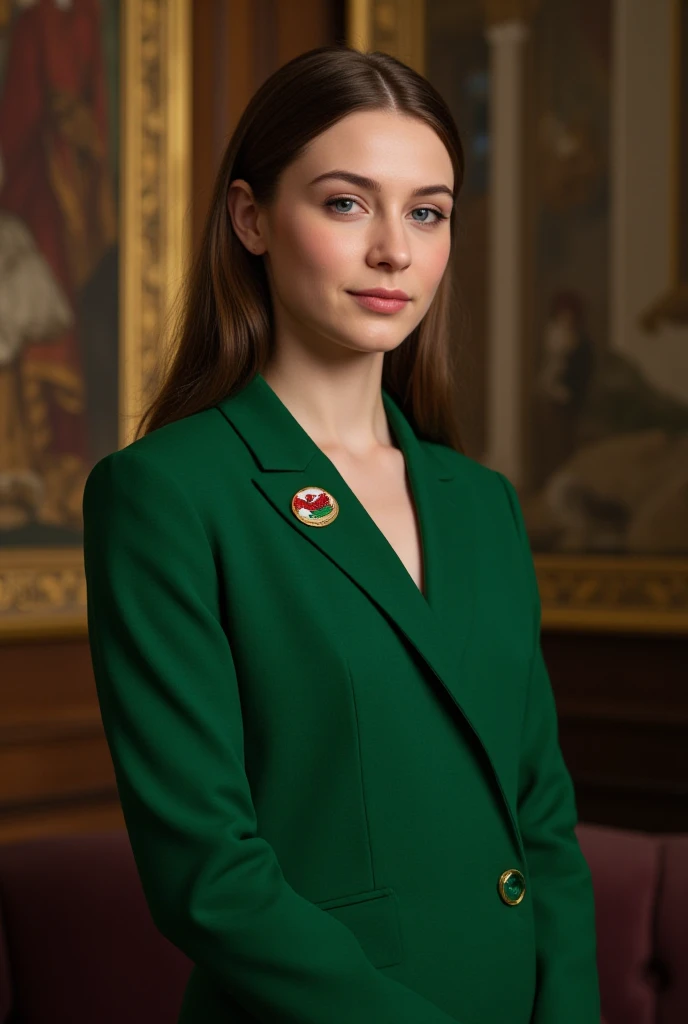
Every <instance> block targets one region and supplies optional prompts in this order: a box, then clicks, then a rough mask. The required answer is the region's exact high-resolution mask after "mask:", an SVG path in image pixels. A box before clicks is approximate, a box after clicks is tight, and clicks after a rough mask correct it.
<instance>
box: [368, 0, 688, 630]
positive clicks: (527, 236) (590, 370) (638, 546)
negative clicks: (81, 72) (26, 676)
mask: <svg viewBox="0 0 688 1024" xmlns="http://www.w3.org/2000/svg"><path fill="white" fill-rule="evenodd" d="M349 7H350V23H349V39H350V41H351V42H352V43H353V44H354V45H359V46H361V47H362V48H366V49H375V48H379V49H384V50H387V51H388V52H391V53H393V54H395V55H396V56H398V57H400V58H401V59H402V60H405V61H406V62H407V63H410V64H411V65H412V66H413V67H415V68H416V69H417V70H418V71H420V72H421V73H422V74H424V75H425V76H426V77H427V78H429V80H430V81H431V82H432V83H433V84H434V85H435V86H436V87H437V88H438V89H439V90H440V92H441V94H442V95H443V97H444V98H445V99H446V100H447V102H448V104H449V106H450V108H451V110H452V112H453V114H454V117H455V119H456V121H457V124H458V127H459V131H460V133H461V138H462V142H463V146H464V155H465V161H466V169H465V178H464V183H463V186H462V191H461V195H460V198H459V203H458V206H457V209H458V221H457V229H458V231H457V239H456V244H457V246H458V247H459V249H460V252H459V253H458V260H457V273H458V276H459V280H458V281H457V282H456V288H455V293H456V296H457V298H458V302H457V305H456V307H455V315H456V321H455V323H456V338H457V345H459V346H460V348H461V352H460V359H459V364H460V367H461V371H460V379H458V380H457V381H456V389H455V390H456V401H457V408H458V409H459V411H460V413H461V414H462V419H463V423H464V443H465V448H466V452H467V454H468V455H470V456H471V457H473V458H476V459H478V460H482V461H484V462H486V463H487V464H488V465H494V466H495V468H498V469H501V471H503V472H505V473H507V475H510V476H511V478H512V480H513V481H514V483H515V485H516V486H517V489H518V493H519V498H520V501H521V505H522V508H523V512H524V518H525V520H526V526H527V529H528V534H529V538H530V542H531V547H532V549H533V553H534V556H535V564H536V569H537V573H538V583H539V586H540V596H541V599H542V609H543V619H542V621H543V625H544V626H549V627H555V628H564V629H592V630H605V629H613V630H616V629H620V630H624V631H625V630H631V631H633V630H643V631H644V630H648V631H669V632H671V631H678V632H686V631H688V358H686V355H685V353H686V352H687V351H688V315H683V316H681V315H679V314H680V313H681V311H682V310H683V311H684V313H686V311H688V302H687V301H686V295H688V285H687V284H686V279H685V266H686V265H687V264H686V261H685V255H684V254H685V251H686V250H685V238H686V225H687V224H688V218H686V215H685V214H686V209H688V206H686V196H688V187H687V186H686V182H687V181H688V177H687V176H686V166H687V164H686V154H687V153H688V145H686V134H685V124H686V123H688V91H687V89H686V83H687V82H688V53H687V51H688V0H662V2H661V3H658V4H656V5H655V4H652V5H646V6H643V5H635V4H634V5H627V6H626V5H622V4H619V3H615V2H614V0H512V2H510V3H508V4H504V3H503V2H501V0H463V2H462V3H460V4H457V3H453V2H452V0H423V2H420V0H419V2H418V3H414V2H413V0H384V2H383V0H367V2H366V0H351V3H350V5H349ZM643 19H644V21H643ZM421 22H422V24H421ZM670 22H671V24H670ZM419 25H420V28H419ZM644 28H645V29H648V28H649V30H650V33H649V34H650V35H651V36H652V44H650V43H649V42H648V40H647V36H646V34H645V32H644ZM650 45H652V47H653V50H652V52H653V55H654V56H653V59H654V60H655V64H654V65H653V69H654V71H655V74H654V75H653V76H651V77H650V78H648V76H647V74H645V77H643V74H644V72H643V70H642V66H643V54H646V53H647V50H648V47H649V46H650ZM637 58H640V59H637ZM670 68H671V71H670V70H669V69H670ZM670 78H671V88H670V87H669V86H670ZM507 81H508V82H509V88H505V87H504V83H505V82H507ZM638 90H640V91H641V92H642V99H643V101H644V104H645V106H644V114H645V116H646V117H648V116H649V117H650V118H651V119H654V120H655V121H656V122H657V123H660V124H661V125H662V126H665V127H666V128H667V131H664V130H663V129H662V131H660V132H658V133H657V134H656V135H655V136H654V138H653V143H652V144H651V145H654V149H652V148H651V147H650V145H648V144H647V143H646V142H645V140H644V139H643V138H642V136H641V137H638V125H637V120H636V119H635V118H634V110H635V109H636V106H635V105H634V98H635V100H637V99H638ZM670 93H671V94H673V96H674V97H675V100H674V103H673V109H672V110H671V112H670V109H669V108H670ZM497 104H499V105H500V106H499V110H497V106H496V105H497ZM648 112H649V114H648ZM669 117H670V118H671V130H670V131H669V130H668V129H669V121H668V120H667V119H668V118H669ZM514 124H516V128H515V129H514ZM497 126H499V127H497ZM681 126H684V127H683V130H682V128H681ZM500 133H501V134H500ZM670 136H671V140H672V145H671V146H670V145H669V138H670ZM643 146H645V149H642V147H643ZM639 147H641V148H640V149H639ZM670 149H671V153H670V152H669V150H670ZM638 152H640V153H641V155H642V156H643V158H644V159H645V164H644V169H643V171H642V172H641V173H640V174H636V175H634V176H631V177H632V178H633V180H632V182H631V183H629V175H628V174H627V172H626V166H625V161H628V162H631V161H633V160H634V159H637V156H636V154H637V153H638ZM497 154H501V160H502V162H501V163H499V164H498V156H497ZM504 154H508V155H507V157H506V159H507V160H508V161H509V163H508V165H507V166H505V164H504ZM643 175H644V177H643ZM515 176H516V177H517V179H518V181H519V182H521V183H522V185H520V186H519V188H512V187H511V184H510V183H511V181H512V180H513V179H514V177H515ZM505 185H506V192H505V189H504V186H505ZM624 190H625V193H624V194H623V195H622V194H621V193H622V192H624ZM634 190H635V191H634ZM670 193H673V194H674V200H673V206H672V211H671V214H670V215H668V222H667V223H666V228H665V227H664V226H662V227H661V228H657V227H656V225H657V224H658V223H661V224H662V225H664V223H665V222H664V220H662V218H661V217H660V216H659V214H660V213H662V212H663V211H665V210H667V209H668V207H667V206H666V204H665V206H664V207H663V206H662V205H661V203H664V200H665V198H666V197H667V196H668V195H669V194H670ZM505 194H506V195H507V196H508V199H507V200H505V199H504V196H505ZM497 196H498V197H499V202H497V199H496V197H497ZM505 204H506V207H505ZM514 204H515V206H516V207H517V209H516V210H515V209H514ZM639 207H641V208H642V209H641V210H639ZM497 209H499V211H500V214H499V215H498V214H496V213H495V211H496V210H497ZM505 212H506V213H507V214H508V216H506V217H504V219H503V220H502V217H503V215H504V213H505ZM639 213H642V217H640V216H639ZM639 225H640V226H639ZM648 225H649V227H650V230H649V231H648V230H647V228H648ZM648 236H651V237H648ZM619 239H622V240H625V239H631V242H630V243H629V244H628V245H627V248H626V249H625V250H624V248H623V244H621V245H620V243H619ZM670 244H671V245H672V246H673V249H674V252H673V258H672V261H671V263H672V266H673V268H674V270H675V277H676V286H675V287H672V288H671V291H670V295H669V298H668V299H667V300H666V301H664V300H662V303H661V314H662V319H663V320H667V319H670V320H672V321H673V323H674V325H679V326H677V328H676V329H677V333H676V334H675V335H674V336H672V337H671V338H670V339H668V340H667V339H666V338H665V337H663V338H662V339H661V341H660V342H659V343H658V341H657V334H656V327H657V322H656V321H658V320H659V319H660V318H659V316H658V314H657V311H655V312H654V314H653V317H652V319H653V321H655V322H652V323H651V322H650V318H648V316H647V310H646V307H645V305H644V303H645V301H646V300H645V298H644V297H643V298H641V299H639V298H638V295H637V294H636V292H637V291H638V284H639V283H643V281H645V280H646V279H647V276H648V275H647V270H649V269H651V270H653V271H654V270H655V265H656V264H657V259H656V256H657V254H658V253H661V254H662V255H663V254H664V252H665V251H668V249H669V246H670ZM631 247H632V248H631ZM653 247H654V248H653ZM629 251H630V252H631V255H630V257H629ZM505 252H506V253H508V254H512V253H513V258H512V256H511V255H509V260H510V261H511V262H510V263H507V265H508V267H509V270H508V272H507V279H508V281H509V282H510V281H513V280H516V281H518V287H517V290H516V294H517V297H518V301H517V302H513V304H511V303H512V300H513V295H514V290H513V289H512V291H511V294H509V295H506V296H505V295H504V294H502V293H500V291H499V288H498V286H495V282H498V283H499V284H503V283H504V281H505V276H504V266H505V264H504V260H503V258H502V257H503V254H504V253H505ZM652 252H654V254H655V257H653V256H652V255H651V253H652ZM653 260H654V262H653ZM629 268H630V269H629ZM495 269H497V270H498V271H499V273H496V272H495ZM500 275H501V276H500ZM634 275H635V276H634ZM662 275H663V271H659V272H658V273H657V275H656V284H657V289H658V292H660V291H661V290H662V288H663V287H664V286H665V284H666V286H667V287H668V286H669V284H670V282H669V280H668V278H669V277H670V276H671V275H670V274H667V275H666V277H667V280H666V282H665V281H664V278H663V276H662ZM619 282H621V286H620V284H619ZM653 287H654V284H653ZM653 297H654V296H653V295H650V298H653ZM505 301H506V302H508V303H510V305H509V310H508V312H509V320H508V326H509V337H508V338H507V339H506V342H505V340H504V337H503V336H502V335H500V334H499V333H498V332H497V331H496V329H495V327H494V324H495V323H497V324H503V322H504V319H503V315H502V314H503V310H504V307H505ZM496 311H499V312H500V317H497V316H496ZM512 313H513V315H512ZM681 331H683V334H681V333H680V332H681ZM505 345H506V346H508V351H506V352H505ZM514 353H515V355H514ZM505 355H506V356H507V357H508V358H506V359H505V360H503V357H504V356H505ZM505 366H506V367H507V368H506V369H505V368H504V367H505ZM514 370H515V372H514ZM495 380H498V381H499V387H500V390H499V393H498V392H497V391H496V390H495V388H494V386H495ZM496 396H497V397H496ZM505 396H507V397H508V399H509V401H507V402H505V403H504V405H502V402H501V399H502V398H504V397H505ZM498 399H499V400H498ZM507 406H509V408H507ZM505 437H506V438H507V441H508V443H507V444H503V443H502V442H503V440H504V438H505ZM495 438H498V439H499V441H500V443H499V444H495ZM514 439H516V440H514ZM505 452H506V454H507V458H506V461H504V459H502V456H503V455H504V453H505ZM496 456H498V457H496ZM500 460H501V461H500Z"/></svg>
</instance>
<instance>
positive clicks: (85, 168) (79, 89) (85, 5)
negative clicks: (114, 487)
mask: <svg viewBox="0 0 688 1024" xmlns="http://www.w3.org/2000/svg"><path fill="white" fill-rule="evenodd" d="M190 48H191V20H190V2H189V0H145V2H144V0H121V2H119V0H40V2H39V0H0V638H1V639H3V640H5V641H8V640H16V639H23V638H36V637H42V636H52V637H54V636H65V635H86V632H87V628H86V590H85V580H84V572H83V553H82V537H83V534H82V517H81V502H82V497H83V486H84V482H85V480H86V477H87V476H88V473H89V472H90V469H91V468H92V466H93V465H94V464H95V463H96V462H97V461H98V460H99V459H100V458H102V457H103V456H105V455H107V454H108V453H109V452H111V451H113V450H115V449H117V448H120V447H122V446H123V445H124V444H127V443H128V442H129V440H130V439H131V438H132V436H133V429H134V426H135V424H136V421H137V419H138V415H139V413H140V411H141V410H142V408H143V403H144V402H145V400H146V396H147V395H148V394H149V392H150V388H151V385H152V384H153V383H154V380H155V374H156V370H157V367H158V365H159V356H160V351H161V345H162V344H163V341H162V338H163V336H164V335H163V332H162V330H161V327H162V325H163V322H164V320H165V317H166V315H167V312H168V310H169V308H170V305H171V302H172V300H173V299H174V295H175V291H176V289H177V287H178V285H179V282H180V279H181V275H182V272H183V268H184V265H185V261H186V258H187V253H188V247H189V235H190V232H189V225H188V223H187V219H186V218H187V213H188V201H189V194H190V193H189V186H190V182H189V160H190V145H189V137H190V104H191V96H190V88H191V86H190V61H191V50H190Z"/></svg>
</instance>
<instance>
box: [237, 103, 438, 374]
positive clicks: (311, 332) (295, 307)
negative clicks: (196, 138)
mask: <svg viewBox="0 0 688 1024" xmlns="http://www.w3.org/2000/svg"><path fill="white" fill-rule="evenodd" d="M335 171H336V172H339V173H337V174H336V175H335V174H334V173H333V172H335ZM342 174H350V175H356V176H359V177H360V178H361V179H362V178H367V179H370V181H369V182H368V183H366V182H364V181H362V180H357V181H353V180H346V178H345V177H343V176H342ZM325 176H326V177H325ZM317 179H320V180H317ZM374 182H375V183H379V188H378V185H377V184H373V183H374ZM233 184H234V183H233ZM453 187H454V174H453V169H452V164H451V160H450V158H449V154H448V152H447V150H446V149H445V147H444V144H443V143H442V142H441V140H440V139H439V138H438V136H437V135H436V134H435V132H434V131H433V130H432V129H431V128H429V127H428V126H427V125H426V124H424V122H422V121H419V120H417V119H415V118H410V117H408V116H404V115H400V114H396V113H389V112H386V111H362V112H359V113H355V114H350V115H349V116H347V117H346V118H344V119H343V120H341V121H339V122H338V123H337V124H336V125H334V126H333V127H332V128H330V129H328V130H327V131H326V132H323V133H322V134H321V135H319V136H318V137H317V138H316V139H314V140H313V141H312V142H311V144H310V146H309V147H308V148H307V150H306V151H305V152H304V153H302V154H301V156H300V157H299V158H298V159H297V160H296V161H295V162H293V163H292V164H291V165H290V166H289V167H288V168H286V170H285V171H284V173H283V175H282V177H281V179H280V181H279V185H278V190H277V194H276V196H275V200H274V202H273V203H272V205H271V206H270V207H269V208H268V209H260V208H259V209H256V207H255V206H253V205H252V201H251V199H250V196H249V193H248V192H247V191H244V190H242V191H239V190H238V189H237V188H235V187H233V188H232V189H231V190H230V210H232V216H233V221H234V225H235V230H237V233H238V234H239V236H240V237H241V238H242V240H243V241H244V243H245V244H247V245H248V246H249V248H251V249H252V251H254V252H259V253H263V255H264V259H265V265H266V271H267V274H268V279H269V282H270V288H271V292H272V298H273V305H274V311H275V326H276V333H277V340H278V342H279V339H280V336H281V337H285V336H287V337H291V338H293V339H295V340H298V341H299V342H302V343H306V344H309V345H312V346H315V347H317V349H318V351H322V350H323V347H324V346H327V345H335V346H339V347H340V348H341V349H347V350H350V351H351V350H353V351H356V352H386V351H389V350H390V349H394V348H395V347H396V346H397V345H399V344H400V343H401V342H402V341H403V340H404V338H406V337H407V335H409V334H410V332H411V331H412V330H413V329H414V327H416V325H417V324H418V323H419V322H420V320H421V319H422V318H423V316H424V315H425V313H426V312H427V309H428V307H429V305H430V303H431V301H432V298H433V296H434V294H435V292H436V290H437V287H438V285H439V283H440V280H441V278H442V274H443V272H444V269H445V267H446V265H447V260H448V258H449V251H450V232H449V219H448V218H449V214H450V213H451V209H452V202H453V200H452V195H451V192H452V190H453ZM416 189H427V190H428V191H426V193H425V194H424V195H414V194H413V193H414V190H416ZM443 189H444V191H443ZM442 218H447V219H442ZM371 288H383V289H388V290H393V289H399V290H401V291H404V292H406V294H407V295H408V296H409V298H408V301H406V302H404V303H403V306H402V308H401V309H400V310H399V311H397V312H391V313H390V312H380V311H378V310H375V309H370V308H367V307H366V306H365V305H363V304H361V303H360V302H359V301H358V300H357V299H356V298H354V297H353V295H352V292H360V291H362V290H367V289H371ZM332 354H334V353H332Z"/></svg>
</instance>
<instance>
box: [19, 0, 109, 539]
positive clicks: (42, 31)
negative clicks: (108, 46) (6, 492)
mask: <svg viewBox="0 0 688 1024" xmlns="http://www.w3.org/2000/svg"><path fill="white" fill-rule="evenodd" d="M107 157H108V124H107V87H106V81H105V72H104V62H103V54H102V44H101V27H100V10H99V7H98V4H97V2H96V0H72V2H71V3H66V2H62V3H56V2H55V0H36V2H35V3H34V4H33V5H31V6H28V7H27V9H25V10H24V11H23V12H22V13H21V14H20V15H19V16H18V17H17V19H16V21H15V23H14V26H13V30H12V34H11V38H10V47H9V52H8V55H7V67H6V72H5V77H4V87H3V90H2V95H0V159H1V160H2V170H3V176H2V179H1V180H0V209H1V210H4V211H7V212H8V213H11V214H14V215H15V216H17V217H18V218H20V219H21V221H22V222H23V223H24V224H25V225H26V226H27V228H28V229H29V231H30V232H31V234H32V236H33V239H34V241H35V243H36V245H37V247H38V249H39V250H40V252H41V253H42V255H43V257H44V258H45V260H46V261H47V263H48V265H49V266H50V269H51V271H52V273H53V275H54V277H55V279H56V280H57V281H58V283H59V284H60V285H61V287H62V289H63V291H64V293H65V295H66V296H67V298H68V300H69V302H70V304H71V305H72V308H73V309H74V308H75V305H76V299H77V296H78V292H79V289H80V288H81V287H82V286H83V285H84V284H85V282H86V281H87V280H88V279H89V277H90V275H91V274H92V273H93V271H94V269H95V268H96V266H97V264H98V262H99V261H100V259H101V258H102V256H103V255H104V253H105V251H106V250H107V249H108V247H109V246H111V245H112V244H113V243H114V241H115V239H116V233H117V225H116V212H115V204H114V197H113V194H112V184H111V180H110V175H109V168H108V161H107ZM4 372H5V373H7V372H11V374H12V380H13V381H15V382H16V388H17V391H18V394H15V395H14V399H15V411H16V415H17V416H19V417H20V418H21V423H20V424H18V423H16V422H14V423H13V424H12V426H11V432H12V438H13V442H12V444H13V448H14V452H15V454H16V453H17V452H18V451H20V450H21V452H22V453H23V458H24V460H25V461H26V462H27V463H28V464H29V465H30V467H31V468H32V469H33V470H34V471H35V472H36V473H37V474H38V475H40V477H41V479H42V484H43V493H42V497H41V501H40V503H39V504H38V505H37V507H36V508H35V509H34V513H33V515H32V517H31V518H33V519H34V520H35V521H40V522H44V523H52V524H55V525H65V526H75V527H79V526H80V524H81V494H82V490H83V482H84V479H85V476H86V474H87V473H88V470H89V468H90V464H91V460H90V453H89V439H88V433H87V426H86V418H85V398H86V396H85V382H84V374H83V367H82V360H81V356H80V348H79V337H78V326H77V327H73V328H71V329H69V330H66V331H64V332H63V333H62V334H60V335H59V336H58V337H53V338H50V339H46V340H45V341H44V342H41V341H40V340H38V341H33V342H32V343H30V344H27V345H25V346H23V348H22V350H21V351H20V353H19V354H18V356H17V365H15V366H13V367H6V368H5V369H4ZM7 386H8V381H7V380H6V381H5V389H6V390H7ZM19 461H21V458H20V459H19Z"/></svg>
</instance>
